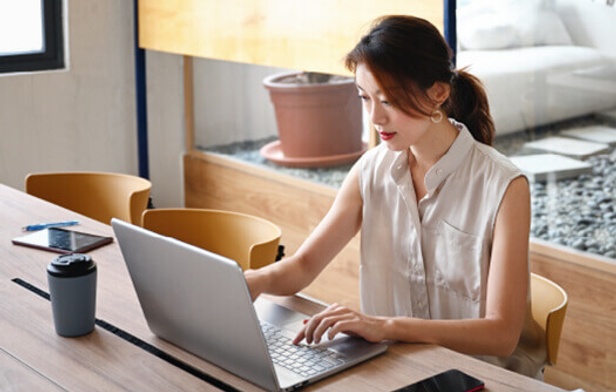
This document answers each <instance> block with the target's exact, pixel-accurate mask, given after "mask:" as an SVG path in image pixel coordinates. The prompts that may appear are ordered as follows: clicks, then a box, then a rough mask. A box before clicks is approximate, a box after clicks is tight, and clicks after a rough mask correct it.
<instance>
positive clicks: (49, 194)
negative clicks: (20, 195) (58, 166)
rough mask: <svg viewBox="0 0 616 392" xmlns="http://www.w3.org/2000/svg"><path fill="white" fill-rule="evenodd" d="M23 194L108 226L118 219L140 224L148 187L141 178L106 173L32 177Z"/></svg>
mask: <svg viewBox="0 0 616 392" xmlns="http://www.w3.org/2000/svg"><path fill="white" fill-rule="evenodd" d="M25 183H26V193H28V194H30V195H33V196H37V197H39V198H41V199H45V200H47V201H50V202H52V203H55V204H58V205H60V206H62V207H65V208H68V209H69V210H73V211H75V212H78V213H80V214H83V215H86V216H88V217H90V218H92V219H96V220H98V221H100V222H103V223H106V224H109V222H110V221H111V218H113V217H115V218H119V219H122V220H125V221H127V222H131V223H133V224H136V225H140V224H141V213H142V212H143V211H144V210H145V209H146V208H147V206H148V199H149V197H150V190H151V188H152V183H151V182H150V181H148V180H146V179H144V178H141V177H137V176H132V175H129V174H122V173H109V172H54V173H32V174H29V175H28V176H26V180H25Z"/></svg>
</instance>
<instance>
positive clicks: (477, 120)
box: [443, 69, 495, 146]
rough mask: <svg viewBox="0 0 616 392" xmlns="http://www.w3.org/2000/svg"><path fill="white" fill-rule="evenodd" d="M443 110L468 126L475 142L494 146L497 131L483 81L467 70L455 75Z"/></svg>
mask: <svg viewBox="0 0 616 392" xmlns="http://www.w3.org/2000/svg"><path fill="white" fill-rule="evenodd" d="M443 109H444V110H445V112H446V113H447V115H448V116H449V117H453V118H454V119H456V120H457V121H460V122H461V123H463V124H464V125H466V127H467V128H468V130H469V131H470V132H471V134H472V135H473V138H475V140H477V141H479V142H481V143H484V144H487V145H489V146H491V145H492V142H493V141H494V132H495V131H494V121H493V120H492V116H491V115H490V107H489V105H488V97H487V95H486V92H485V89H484V88H483V84H482V83H481V81H480V80H479V79H478V78H477V77H476V76H474V75H471V74H470V73H468V72H467V71H466V69H461V70H458V71H457V74H454V77H453V80H452V83H451V93H450V95H449V99H447V101H446V102H445V104H444V105H443Z"/></svg>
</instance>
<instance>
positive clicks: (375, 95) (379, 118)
mask: <svg viewBox="0 0 616 392" xmlns="http://www.w3.org/2000/svg"><path fill="white" fill-rule="evenodd" d="M355 82H356V84H357V90H358V91H359V96H360V98H361V99H362V101H363V106H364V110H365V111H366V113H367V114H368V115H369V116H370V122H371V123H372V124H373V125H374V127H375V128H376V130H377V132H378V133H379V135H380V136H381V140H382V141H383V142H384V143H385V144H386V145H387V147H388V148H389V149H391V150H394V151H402V150H405V149H408V148H409V147H411V146H414V145H417V144H419V143H420V141H421V140H422V139H423V138H424V136H426V134H427V133H428V128H429V127H430V126H431V124H432V122H431V121H430V117H428V116H425V115H423V114H418V116H417V117H412V116H409V115H408V114H406V113H404V112H402V111H401V110H398V109H396V108H394V107H393V106H391V105H390V104H389V102H388V99H387V96H386V95H385V94H384V92H383V91H381V88H380V86H379V85H378V83H377V82H376V80H375V79H374V77H373V75H372V73H371V72H370V70H369V69H368V68H367V67H366V66H365V65H363V64H358V65H357V68H356V69H355Z"/></svg>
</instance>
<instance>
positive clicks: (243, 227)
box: [142, 208, 282, 270]
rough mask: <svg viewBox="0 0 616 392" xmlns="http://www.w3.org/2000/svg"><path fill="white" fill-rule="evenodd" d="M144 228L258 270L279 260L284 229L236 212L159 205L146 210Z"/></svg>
mask: <svg viewBox="0 0 616 392" xmlns="http://www.w3.org/2000/svg"><path fill="white" fill-rule="evenodd" d="M142 224H143V227H144V228H146V229H148V230H151V231H154V232H156V233H159V234H162V235H166V236H169V237H173V238H176V239H178V240H180V241H184V242H186V243H189V244H191V245H194V246H198V247H200V248H203V249H206V250H209V251H211V252H215V253H218V254H220V255H223V256H225V257H228V258H230V259H232V260H235V261H237V262H238V264H239V265H240V266H241V267H242V269H244V270H246V269H248V268H252V269H256V268H260V267H262V266H265V265H267V264H271V263H273V262H274V261H275V260H276V256H277V253H278V244H279V243H280V237H281V235H282V231H281V230H280V227H278V226H277V225H275V224H274V223H272V222H270V221H268V220H266V219H262V218H259V217H256V216H253V215H248V214H242V213H239V212H234V211H221V210H214V209H200V208H156V209H151V210H146V211H144V212H143V220H142Z"/></svg>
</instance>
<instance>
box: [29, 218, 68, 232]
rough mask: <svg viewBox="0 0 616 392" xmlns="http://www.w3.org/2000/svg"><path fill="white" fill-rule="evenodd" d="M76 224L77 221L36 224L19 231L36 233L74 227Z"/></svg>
mask: <svg viewBox="0 0 616 392" xmlns="http://www.w3.org/2000/svg"><path fill="white" fill-rule="evenodd" d="M78 224H79V222H78V221H76V220H70V221H64V222H50V223H36V224H33V225H28V226H24V227H22V228H21V229H22V230H23V231H36V230H43V229H47V228H50V227H63V226H75V225H78Z"/></svg>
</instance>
